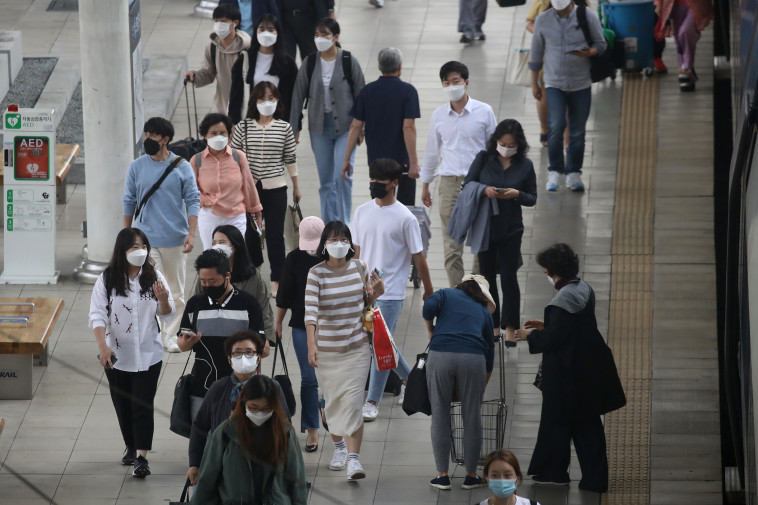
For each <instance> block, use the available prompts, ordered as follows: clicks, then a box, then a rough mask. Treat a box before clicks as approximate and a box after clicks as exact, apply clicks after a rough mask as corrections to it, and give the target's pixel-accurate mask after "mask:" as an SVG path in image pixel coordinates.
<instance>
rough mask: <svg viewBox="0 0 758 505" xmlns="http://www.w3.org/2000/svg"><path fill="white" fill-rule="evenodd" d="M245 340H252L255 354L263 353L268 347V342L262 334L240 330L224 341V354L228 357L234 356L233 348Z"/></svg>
mask: <svg viewBox="0 0 758 505" xmlns="http://www.w3.org/2000/svg"><path fill="white" fill-rule="evenodd" d="M245 340H252V341H253V345H254V346H255V352H259V353H262V352H263V348H264V347H266V341H265V340H264V339H263V336H261V334H260V333H256V332H254V331H253V330H240V331H238V332H237V333H233V334H232V335H230V336H228V337H226V340H224V353H225V354H226V355H227V356H231V355H232V348H233V347H234V344H236V343H237V342H243V341H245Z"/></svg>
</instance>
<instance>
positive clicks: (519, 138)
mask: <svg viewBox="0 0 758 505" xmlns="http://www.w3.org/2000/svg"><path fill="white" fill-rule="evenodd" d="M509 134H510V135H513V138H514V139H516V145H517V148H518V152H517V153H516V154H514V155H513V159H522V158H526V153H528V152H529V144H528V143H527V142H526V135H524V129H523V128H522V127H521V123H519V122H518V121H516V120H515V119H505V120H503V121H501V122H500V124H499V125H497V127H496V128H495V133H493V134H492V136H491V137H490V139H489V140H488V141H487V152H488V153H490V155H492V156H497V141H498V140H499V139H500V137H502V136H503V135H509Z"/></svg>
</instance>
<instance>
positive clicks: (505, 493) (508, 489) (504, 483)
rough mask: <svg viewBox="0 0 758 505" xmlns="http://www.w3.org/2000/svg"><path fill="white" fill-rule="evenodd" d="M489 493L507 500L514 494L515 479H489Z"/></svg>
mask: <svg viewBox="0 0 758 505" xmlns="http://www.w3.org/2000/svg"><path fill="white" fill-rule="evenodd" d="M489 485H490V491H492V494H494V495H495V496H497V497H498V498H508V497H509V496H510V495H512V494H513V493H515V492H516V479H490V484H489Z"/></svg>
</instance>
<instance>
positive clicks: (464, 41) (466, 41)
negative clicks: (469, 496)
mask: <svg viewBox="0 0 758 505" xmlns="http://www.w3.org/2000/svg"><path fill="white" fill-rule="evenodd" d="M473 41H474V40H473V39H472V38H471V37H469V36H468V35H466V34H465V33H464V34H463V35H461V40H460V42H461V44H470V43H471V42H473Z"/></svg>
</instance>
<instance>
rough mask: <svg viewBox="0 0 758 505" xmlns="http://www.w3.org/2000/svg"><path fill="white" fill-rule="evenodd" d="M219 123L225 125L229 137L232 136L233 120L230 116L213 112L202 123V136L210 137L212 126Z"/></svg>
mask: <svg viewBox="0 0 758 505" xmlns="http://www.w3.org/2000/svg"><path fill="white" fill-rule="evenodd" d="M219 123H224V126H226V131H227V133H229V135H231V134H232V120H231V119H229V116H227V115H226V114H219V113H218V112H211V113H210V114H208V115H206V116H205V117H204V118H203V120H202V121H201V122H200V128H199V130H200V136H201V137H205V136H206V135H208V130H210V129H211V126H213V125H216V124H219Z"/></svg>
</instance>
